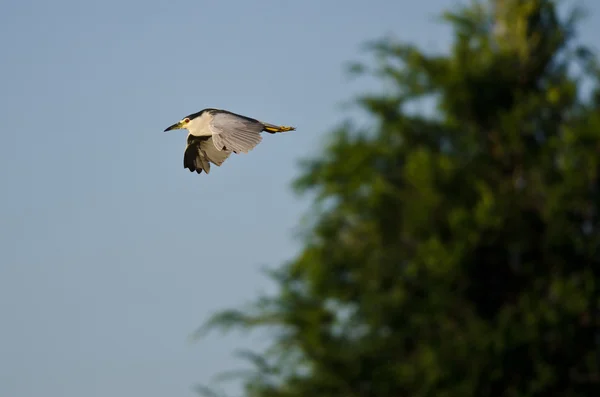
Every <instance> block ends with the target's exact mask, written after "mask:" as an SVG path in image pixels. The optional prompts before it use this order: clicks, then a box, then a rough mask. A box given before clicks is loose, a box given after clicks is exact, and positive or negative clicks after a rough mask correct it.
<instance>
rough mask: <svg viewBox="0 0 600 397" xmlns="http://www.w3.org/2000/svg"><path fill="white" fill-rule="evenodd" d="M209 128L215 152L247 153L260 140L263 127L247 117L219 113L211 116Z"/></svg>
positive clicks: (258, 122)
mask: <svg viewBox="0 0 600 397" xmlns="http://www.w3.org/2000/svg"><path fill="white" fill-rule="evenodd" d="M209 127H210V129H211V131H212V133H213V142H214V144H215V147H216V148H217V150H223V149H225V150H230V151H233V152H234V153H240V152H241V153H248V152H249V151H250V150H252V149H254V147H255V146H256V145H258V144H259V143H260V141H261V140H262V136H261V135H260V133H261V131H262V130H263V128H264V125H263V124H262V123H261V122H260V121H258V120H254V119H251V118H249V117H244V116H240V115H237V114H233V113H230V112H219V113H215V114H213V117H212V121H211V122H210V124H209Z"/></svg>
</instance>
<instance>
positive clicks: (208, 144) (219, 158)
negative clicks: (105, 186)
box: [200, 137, 231, 167]
mask: <svg viewBox="0 0 600 397" xmlns="http://www.w3.org/2000/svg"><path fill="white" fill-rule="evenodd" d="M200 151H201V152H204V155H205V156H206V158H207V159H208V160H209V161H210V162H211V163H213V164H214V165H216V166H217V167H220V166H221V164H223V162H224V161H225V160H227V158H228V157H229V155H231V150H217V147H216V146H215V144H214V142H213V137H209V138H208V139H207V140H203V141H201V142H200Z"/></svg>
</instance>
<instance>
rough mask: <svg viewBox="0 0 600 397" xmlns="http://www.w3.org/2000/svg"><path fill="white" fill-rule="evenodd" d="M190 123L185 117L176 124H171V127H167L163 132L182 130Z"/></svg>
mask: <svg viewBox="0 0 600 397" xmlns="http://www.w3.org/2000/svg"><path fill="white" fill-rule="evenodd" d="M189 122H190V118H189V117H186V118H185V119H183V120H180V121H178V122H177V123H175V124H173V125H172V126H169V127H167V129H166V130H165V132H167V131H171V130H182V129H185V128H186V127H187V125H188V123H189Z"/></svg>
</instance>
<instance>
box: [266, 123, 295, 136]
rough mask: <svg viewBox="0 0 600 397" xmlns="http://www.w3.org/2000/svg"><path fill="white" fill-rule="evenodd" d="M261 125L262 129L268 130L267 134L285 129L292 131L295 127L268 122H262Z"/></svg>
mask: <svg viewBox="0 0 600 397" xmlns="http://www.w3.org/2000/svg"><path fill="white" fill-rule="evenodd" d="M262 125H263V126H264V127H263V131H266V132H268V133H269V134H276V133H278V132H287V131H294V130H295V129H296V127H289V126H285V125H275V124H269V123H262Z"/></svg>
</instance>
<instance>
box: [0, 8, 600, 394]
mask: <svg viewBox="0 0 600 397" xmlns="http://www.w3.org/2000/svg"><path fill="white" fill-rule="evenodd" d="M455 3H456V2H455V1H450V0H428V1H391V0H390V1H383V0H371V1H358V0H346V1H325V0H323V1H319V0H305V1H297V0H295V1H289V0H257V1H243V0H238V1H214V2H208V1H191V0H172V1H170V2H167V1H156V0H144V1H142V0H119V1H116V0H103V1H75V0H55V1H45V0H44V1H42V0H22V1H18V0H3V1H0V50H1V54H2V55H1V57H2V62H0V120H1V123H2V132H1V133H0V139H1V140H0V183H1V189H2V190H1V191H0V396H2V397H38V396H42V395H43V396H46V397H81V396H86V397H96V396H98V397H100V396H111V397H120V396H144V397H159V396H160V397H164V396H193V395H195V393H194V391H193V390H192V387H193V385H194V384H195V383H197V382H206V381H208V380H210V378H211V377H212V376H213V375H215V374H216V373H218V372H220V371H221V370H226V369H233V368H237V367H238V366H239V365H241V364H242V363H241V362H240V361H238V360H237V359H236V358H234V357H233V356H232V352H233V351H234V349H236V348H238V347H243V346H245V345H247V344H248V343H249V342H248V341H247V340H244V339H242V338H241V337H240V336H236V335H235V334H233V335H232V336H228V337H219V336H212V337H210V338H209V339H206V340H202V341H200V342H198V343H195V344H190V343H189V341H188V339H187V338H188V336H189V335H190V334H191V333H192V332H193V331H194V330H195V329H196V327H197V326H199V325H200V324H201V323H202V322H203V320H204V319H205V318H206V317H207V316H208V315H209V314H210V313H212V312H214V311H216V310H219V309H223V308H227V307H230V306H238V305H241V304H243V303H245V302H247V301H249V300H251V299H252V298H253V297H255V296H256V294H257V293H258V292H260V291H263V290H265V289H268V288H270V287H271V286H270V285H269V283H268V282H267V281H266V279H265V278H264V277H263V276H262V274H261V273H260V272H259V269H260V268H261V267H262V266H265V265H266V266H276V265H278V264H281V263H282V262H283V261H285V260H287V259H291V258H293V256H294V254H295V253H296V252H297V250H298V248H299V241H297V240H295V238H294V230H295V228H296V227H297V226H299V225H300V218H301V215H302V214H304V213H305V212H306V209H307V205H308V202H307V201H305V200H300V199H298V198H296V197H294V195H293V193H292V191H291V189H290V182H291V181H292V179H293V178H294V177H295V176H297V175H298V173H299V168H298V160H299V159H301V158H303V157H306V156H312V155H314V154H316V153H317V152H318V150H319V148H320V147H321V145H322V143H323V140H324V139H325V134H326V133H327V132H328V131H329V130H330V129H331V127H332V126H334V125H335V124H336V123H338V122H339V121H340V120H341V119H342V117H343V116H344V113H343V112H342V110H341V105H342V104H343V103H344V102H345V101H348V100H350V99H352V97H353V95H354V93H357V92H361V91H362V90H364V89H368V88H370V85H369V84H372V83H368V82H361V81H360V80H359V81H358V82H353V81H351V80H349V79H348V78H347V77H346V75H345V74H344V65H345V63H346V62H347V61H352V60H355V59H357V58H360V57H363V53H362V52H361V45H362V44H363V43H364V42H365V41H367V40H371V39H376V38H379V37H381V36H382V35H384V34H388V33H389V34H393V35H395V36H397V37H399V38H402V39H404V40H407V41H411V42H416V43H418V44H421V45H423V46H427V47H428V48H430V49H432V50H437V49H439V50H443V49H445V48H446V46H447V44H448V39H449V37H448V28H447V27H444V26H442V25H439V24H437V23H436V21H435V15H436V13H438V12H439V11H441V10H442V8H445V7H450V6H452V5H453V4H455ZM584 4H586V6H587V8H588V9H589V10H590V11H591V16H590V17H589V18H588V19H587V21H586V22H585V25H584V29H583V37H584V39H586V40H588V42H589V43H590V44H591V45H593V46H597V44H598V37H600V3H598V2H595V1H593V0H588V1H586V2H584ZM594 38H595V39H594ZM594 40H595V41H594ZM205 107H221V108H226V109H229V110H232V111H235V112H238V113H242V114H245V115H248V116H251V117H256V118H259V119H262V120H265V121H268V122H272V123H277V124H285V125H288V124H291V125H295V126H296V127H297V128H298V130H297V131H295V132H293V133H288V134H280V135H266V136H265V137H264V140H263V143H261V144H260V145H259V146H258V147H256V148H255V149H254V150H253V151H251V152H250V153H249V154H246V155H238V156H232V157H231V158H230V159H229V160H227V162H225V164H224V165H223V166H222V167H221V168H218V167H214V166H213V169H212V171H211V174H210V175H208V176H207V175H205V174H202V175H197V174H195V173H194V174H191V173H190V172H189V171H187V170H184V169H183V165H182V161H183V160H182V155H183V149H184V147H185V132H183V131H175V132H172V133H169V134H165V133H163V132H162V131H163V130H164V128H165V127H167V126H168V125H170V124H172V123H173V122H175V121H178V120H179V119H180V118H181V117H183V116H185V115H186V114H188V113H192V112H195V111H198V110H200V109H202V108H205ZM252 343H260V341H254V342H252Z"/></svg>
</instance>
